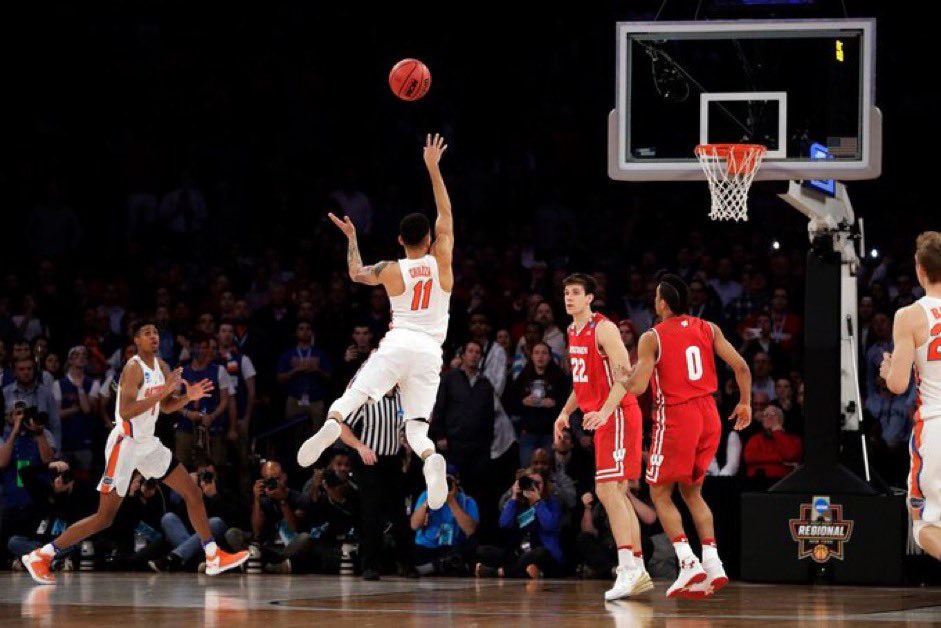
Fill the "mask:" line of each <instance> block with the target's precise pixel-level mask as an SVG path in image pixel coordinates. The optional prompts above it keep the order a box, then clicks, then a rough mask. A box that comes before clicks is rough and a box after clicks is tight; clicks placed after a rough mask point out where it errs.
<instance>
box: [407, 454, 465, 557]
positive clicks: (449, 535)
mask: <svg viewBox="0 0 941 628" xmlns="http://www.w3.org/2000/svg"><path fill="white" fill-rule="evenodd" d="M447 479H448V499H447V501H446V502H445V504H444V506H442V507H441V508H439V509H438V510H431V509H430V508H428V491H423V492H422V494H421V495H419V496H418V500H417V501H416V502H415V512H413V513H412V520H411V524H412V530H415V569H416V570H417V571H418V573H419V574H421V575H425V576H427V575H429V574H431V573H438V574H441V575H447V576H466V575H468V572H469V569H468V565H469V564H473V558H474V555H475V553H476V549H477V539H476V537H475V536H474V533H475V532H477V526H478V524H479V523H480V510H479V509H478V508H477V502H476V501H475V500H474V498H473V497H471V496H470V495H467V494H466V493H465V492H464V491H463V490H461V484H460V480H459V476H458V469H457V467H456V466H454V465H453V464H449V465H448V475H447Z"/></svg>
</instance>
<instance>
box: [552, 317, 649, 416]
mask: <svg viewBox="0 0 941 628" xmlns="http://www.w3.org/2000/svg"><path fill="white" fill-rule="evenodd" d="M606 320H608V319H607V318H605V317H604V316H603V315H602V314H599V313H597V312H595V313H594V314H592V317H591V320H590V321H588V324H586V325H585V326H584V327H582V329H581V330H579V331H577V332H576V330H575V323H572V324H571V325H569V329H568V335H569V360H570V361H571V365H572V390H574V391H575V398H576V399H577V400H578V407H579V408H581V410H582V412H595V411H597V410H600V409H601V406H603V405H604V402H605V400H606V399H607V398H608V393H610V392H611V386H612V385H613V384H614V376H613V374H612V372H611V366H610V365H609V364H608V356H606V355H602V353H601V351H599V350H598V344H597V338H596V335H597V327H598V324H599V323H601V321H606ZM630 405H637V398H636V397H635V396H634V395H631V394H627V395H624V399H622V400H621V406H622V407H627V406H630Z"/></svg>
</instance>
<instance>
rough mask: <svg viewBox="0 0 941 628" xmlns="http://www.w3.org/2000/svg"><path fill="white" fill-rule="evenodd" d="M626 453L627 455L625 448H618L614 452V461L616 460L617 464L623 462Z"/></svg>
mask: <svg viewBox="0 0 941 628" xmlns="http://www.w3.org/2000/svg"><path fill="white" fill-rule="evenodd" d="M625 453H626V452H625V451H624V448H623V447H620V448H618V449H615V450H614V455H613V457H614V460H615V461H616V462H621V461H622V460H624V454H625Z"/></svg>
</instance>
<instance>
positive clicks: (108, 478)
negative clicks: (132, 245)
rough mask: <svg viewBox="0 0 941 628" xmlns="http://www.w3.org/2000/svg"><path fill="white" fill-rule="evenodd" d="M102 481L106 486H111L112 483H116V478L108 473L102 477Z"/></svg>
mask: <svg viewBox="0 0 941 628" xmlns="http://www.w3.org/2000/svg"><path fill="white" fill-rule="evenodd" d="M101 483H102V484H104V485H105V486H110V485H111V484H114V478H112V477H111V476H110V475H106V476H105V477H103V478H101Z"/></svg>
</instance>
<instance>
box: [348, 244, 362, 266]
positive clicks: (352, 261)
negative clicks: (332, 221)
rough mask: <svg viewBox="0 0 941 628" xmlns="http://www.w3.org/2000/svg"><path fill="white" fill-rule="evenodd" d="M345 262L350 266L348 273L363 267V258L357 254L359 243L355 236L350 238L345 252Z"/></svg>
mask: <svg viewBox="0 0 941 628" xmlns="http://www.w3.org/2000/svg"><path fill="white" fill-rule="evenodd" d="M346 263H347V264H348V265H349V267H350V273H354V272H356V271H357V270H359V269H360V268H362V267H363V258H362V256H361V255H360V254H359V245H358V244H357V243H356V238H350V247H349V249H347V252H346Z"/></svg>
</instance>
